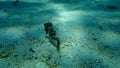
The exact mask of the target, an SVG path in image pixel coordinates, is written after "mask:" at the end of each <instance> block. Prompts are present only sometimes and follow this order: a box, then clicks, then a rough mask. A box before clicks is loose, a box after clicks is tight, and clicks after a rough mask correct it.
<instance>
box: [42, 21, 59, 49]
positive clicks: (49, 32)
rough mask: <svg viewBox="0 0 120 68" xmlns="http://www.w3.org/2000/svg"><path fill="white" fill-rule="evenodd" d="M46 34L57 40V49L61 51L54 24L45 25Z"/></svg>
mask: <svg viewBox="0 0 120 68" xmlns="http://www.w3.org/2000/svg"><path fill="white" fill-rule="evenodd" d="M44 27H45V32H46V34H47V35H48V36H49V37H50V38H51V40H55V41H56V42H57V44H56V48H57V50H59V45H60V40H59V38H58V37H57V36H56V31H55V30H54V28H53V24H52V23H51V22H47V23H44Z"/></svg>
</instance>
